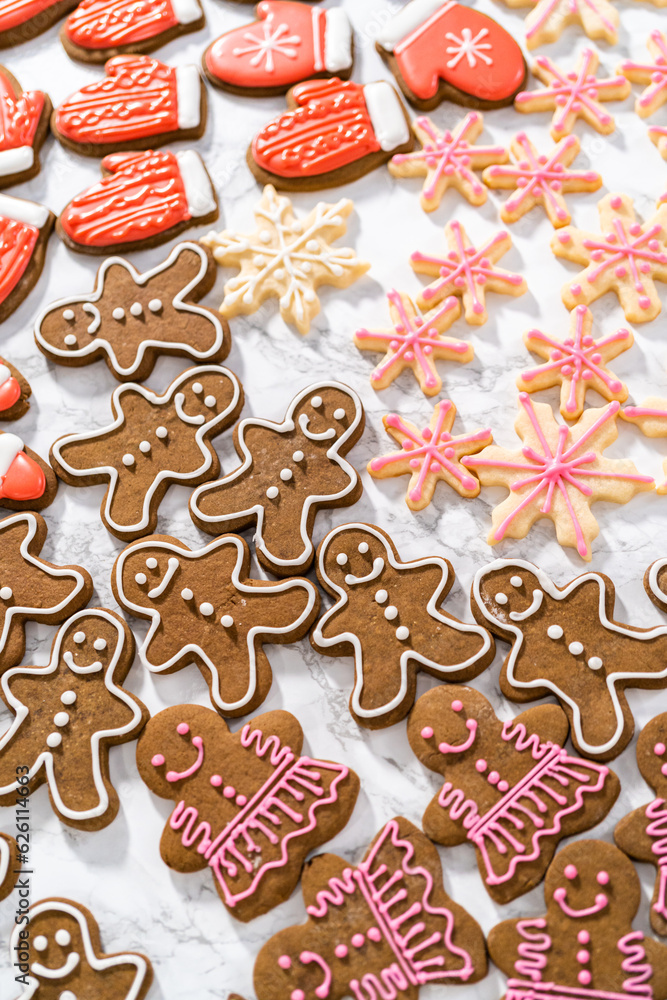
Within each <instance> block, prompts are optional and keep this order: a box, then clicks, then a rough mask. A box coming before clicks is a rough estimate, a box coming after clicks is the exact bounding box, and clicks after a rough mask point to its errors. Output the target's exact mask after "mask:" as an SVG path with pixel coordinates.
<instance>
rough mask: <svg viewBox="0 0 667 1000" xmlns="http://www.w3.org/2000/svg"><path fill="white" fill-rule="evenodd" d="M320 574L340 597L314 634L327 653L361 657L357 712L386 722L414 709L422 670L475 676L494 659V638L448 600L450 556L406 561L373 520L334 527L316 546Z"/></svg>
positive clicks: (366, 721) (378, 725)
mask: <svg viewBox="0 0 667 1000" xmlns="http://www.w3.org/2000/svg"><path fill="white" fill-rule="evenodd" d="M317 575H318V578H319V581H320V583H321V584H322V586H323V587H324V589H325V590H326V591H327V592H328V593H329V594H331V596H332V597H333V598H335V600H336V603H335V604H334V606H333V607H332V608H330V609H329V610H328V611H327V612H326V614H325V615H324V616H323V617H322V618H320V620H319V622H318V623H317V625H316V626H315V628H314V629H313V632H312V634H311V642H312V644H313V646H314V647H315V649H317V650H318V651H319V652H321V653H325V654H326V655H327V656H354V673H355V681H354V690H353V692H352V694H351V696H350V712H351V713H352V715H353V717H354V719H355V721H356V722H358V723H359V724H360V725H362V726H367V727H368V728H369V729H383V728H384V727H386V726H391V725H393V724H394V723H395V722H398V721H399V720H400V719H403V718H404V717H405V716H406V715H407V713H408V711H409V710H410V708H411V706H412V704H413V702H414V699H415V689H416V675H417V671H418V670H423V671H425V672H426V673H428V674H430V675H431V676H432V677H436V678H437V679H438V680H443V679H447V680H456V681H464V680H471V679H472V678H473V677H477V675H478V674H480V673H481V672H482V671H483V670H485V669H486V667H488V665H489V663H491V661H492V660H493V654H494V651H495V649H494V644H493V639H492V638H491V636H490V635H489V633H488V632H487V631H486V629H484V628H480V627H479V626H478V625H468V624H466V623H465V622H461V621H459V620H458V618H454V617H453V616H452V615H450V614H448V613H447V612H444V611H442V610H440V609H441V605H442V603H443V601H444V600H445V598H446V597H447V594H448V593H449V591H450V589H451V587H452V584H453V583H454V569H453V567H452V564H451V563H450V562H449V560H448V559H444V558H442V557H438V556H435V557H431V558H426V559H416V560H412V561H410V562H403V560H402V559H401V558H400V557H399V555H398V552H397V550H396V547H395V545H394V543H393V541H392V540H391V538H390V537H389V535H388V534H387V533H386V532H385V531H382V529H381V528H377V527H376V526H375V525H372V524H344V525H342V526H341V527H338V528H334V529H333V531H330V532H329V534H328V535H327V536H326V538H325V539H324V541H323V542H322V543H321V545H320V547H319V549H318V553H317Z"/></svg>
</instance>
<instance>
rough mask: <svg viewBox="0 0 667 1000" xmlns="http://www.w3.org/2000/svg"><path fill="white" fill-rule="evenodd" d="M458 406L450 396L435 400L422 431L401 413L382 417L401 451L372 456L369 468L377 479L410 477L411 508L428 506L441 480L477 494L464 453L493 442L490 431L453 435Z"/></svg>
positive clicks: (408, 497) (408, 498) (408, 499)
mask: <svg viewBox="0 0 667 1000" xmlns="http://www.w3.org/2000/svg"><path fill="white" fill-rule="evenodd" d="M455 417H456V407H455V406H454V404H453V403H452V401H451V400H450V399H441V400H440V402H439V403H436V405H435V407H434V410H433V416H432V417H431V422H430V424H429V426H428V427H425V428H424V429H423V430H421V431H420V430H419V428H418V427H416V426H415V425H414V424H411V423H410V421H409V420H404V419H403V417H401V416H400V415H399V414H398V413H388V414H387V415H386V416H385V417H383V420H382V422H383V424H384V427H385V430H386V431H387V434H389V435H390V437H392V438H393V439H394V441H396V443H397V444H399V445H400V446H401V451H393V452H391V453H390V454H389V455H382V456H380V458H373V459H371V461H370V462H369V463H368V471H369V472H370V474H371V476H373V478H374V479H389V478H394V477H396V476H410V477H411V478H410V482H409V484H408V491H407V493H406V496H405V502H406V504H407V505H408V507H409V508H410V510H423V509H424V507H428V505H429V504H430V502H431V500H432V499H433V494H434V492H435V487H436V485H437V483H438V481H439V480H442V481H443V482H445V483H447V484H448V485H449V486H451V487H452V489H454V490H456V492H457V493H458V494H459V496H462V497H476V496H477V494H478V493H479V481H478V479H477V477H476V476H475V475H474V474H471V473H470V472H469V471H468V470H467V469H466V468H465V467H464V466H465V458H464V457H463V456H465V455H475V454H476V453H477V452H478V451H481V450H482V448H485V447H486V446H488V445H490V444H491V442H492V441H493V434H492V433H491V431H490V430H481V431H473V432H472V433H471V434H461V435H458V436H456V437H455V436H453V435H452V434H450V431H451V429H452V425H453V424H454V418H455Z"/></svg>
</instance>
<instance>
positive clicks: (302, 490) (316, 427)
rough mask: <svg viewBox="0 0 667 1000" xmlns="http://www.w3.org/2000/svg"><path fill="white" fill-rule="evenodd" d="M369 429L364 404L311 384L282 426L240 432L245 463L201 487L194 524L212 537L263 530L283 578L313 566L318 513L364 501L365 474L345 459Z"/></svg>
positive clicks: (252, 420)
mask: <svg viewBox="0 0 667 1000" xmlns="http://www.w3.org/2000/svg"><path fill="white" fill-rule="evenodd" d="M363 429H364V410H363V407H362V405H361V400H360V399H359V397H358V396H357V394H356V392H354V391H353V390H352V389H349V388H348V387H347V386H346V385H343V384H342V383H340V382H318V383H315V384H314V385H311V386H308V388H307V389H304V390H303V391H302V392H300V393H299V394H298V395H297V396H296V397H295V398H294V399H293V400H292V402H291V403H290V405H289V407H288V409H287V413H286V414H285V419H284V420H283V421H282V422H281V423H279V424H278V423H274V422H273V421H271V420H262V419H259V418H257V417H247V418H246V419H245V420H242V421H241V423H240V424H238V426H237V427H236V428H235V429H234V444H235V446H236V451H237V453H238V455H239V458H240V459H241V460H242V464H241V465H240V466H239V467H238V468H237V469H235V470H234V471H233V472H230V473H229V475H227V476H225V477H224V479H219V480H218V481H217V482H213V483H207V484H206V486H203V487H200V488H199V489H197V490H195V492H194V493H193V494H192V498H191V500H190V513H191V515H192V519H193V521H194V522H195V524H196V525H197V526H198V527H199V528H201V529H202V530H203V531H208V532H209V533H210V534H212V535H217V534H219V533H220V532H221V531H239V530H241V529H243V528H247V527H250V526H251V525H256V529H255V533H254V539H253V540H254V543H255V548H256V550H257V558H258V559H259V561H260V562H261V563H262V565H263V566H265V567H266V568H267V569H269V570H271V572H272V573H275V574H276V575H277V576H290V575H291V574H293V573H296V572H299V571H303V570H305V569H307V568H308V566H310V564H311V562H312V561H313V556H314V554H315V549H314V546H313V539H312V535H313V525H314V522H315V517H316V515H317V512H318V511H319V510H322V509H326V508H332V507H349V506H350V505H351V504H353V503H356V501H357V500H358V499H359V497H360V496H361V493H362V485H361V480H360V478H359V474H358V473H357V471H356V469H354V468H353V466H351V465H350V463H349V462H347V461H346V459H345V458H344V457H343V456H344V455H346V454H347V453H348V451H349V450H350V449H351V448H352V446H353V445H354V444H355V443H356V442H357V441H358V440H359V438H360V437H361V434H362V432H363ZM267 456H269V457H270V461H269V462H267ZM257 462H260V463H261V465H258V464H257Z"/></svg>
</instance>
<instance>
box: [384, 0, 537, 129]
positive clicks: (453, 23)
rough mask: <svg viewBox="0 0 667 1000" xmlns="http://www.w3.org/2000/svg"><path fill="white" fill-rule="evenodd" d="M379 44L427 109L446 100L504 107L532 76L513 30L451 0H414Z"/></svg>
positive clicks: (406, 88)
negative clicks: (507, 29)
mask: <svg viewBox="0 0 667 1000" xmlns="http://www.w3.org/2000/svg"><path fill="white" fill-rule="evenodd" d="M376 48H377V50H378V52H379V53H380V55H381V56H382V58H383V59H384V60H385V62H386V63H387V64H388V66H389V68H390V69H391V71H392V73H393V74H394V76H395V77H396V80H397V82H398V85H399V87H400V88H401V90H402V91H403V93H404V94H405V96H406V97H407V99H408V100H409V101H410V103H411V104H414V105H415V107H417V108H419V109H420V110H422V111H429V110H430V109H431V108H435V107H436V106H437V105H438V104H440V102H441V101H444V100H448V101H454V102H455V103H456V104H467V105H469V106H470V107H473V108H499V107H504V106H505V105H507V104H511V103H512V101H513V100H514V97H515V95H516V94H517V92H518V91H519V90H521V88H522V87H523V86H524V84H525V82H526V76H527V74H528V69H527V67H526V63H525V60H524V58H523V55H522V54H521V48H520V47H519V45H518V43H517V42H516V41H515V40H514V38H513V37H512V35H510V34H509V32H507V31H505V29H504V28H501V26H500V25H499V24H498V23H497V22H496V21H493V20H492V19H491V18H490V17H487V16H486V14H482V13H481V12H480V11H478V10H473V9H471V8H470V7H467V6H464V5H463V4H460V3H454V2H452V0H410V2H409V3H407V4H406V5H405V6H404V7H403V8H402V9H401V10H399V12H398V13H397V14H395V15H394V17H392V18H390V19H389V20H388V21H387V22H386V24H384V25H383V27H382V28H381V30H380V32H379V35H378V38H377V42H376Z"/></svg>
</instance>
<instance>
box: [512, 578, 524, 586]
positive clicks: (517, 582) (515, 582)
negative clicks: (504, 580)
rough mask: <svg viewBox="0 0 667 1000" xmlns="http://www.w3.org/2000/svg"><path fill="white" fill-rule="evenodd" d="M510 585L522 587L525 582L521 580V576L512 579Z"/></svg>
mask: <svg viewBox="0 0 667 1000" xmlns="http://www.w3.org/2000/svg"><path fill="white" fill-rule="evenodd" d="M510 583H511V584H512V586H513V587H520V586H521V585H522V583H523V580H522V579H521V577H520V576H513V577H511V578H510Z"/></svg>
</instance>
